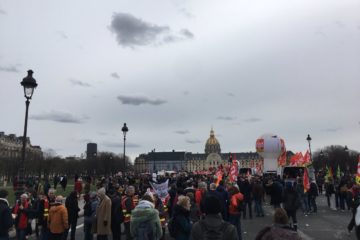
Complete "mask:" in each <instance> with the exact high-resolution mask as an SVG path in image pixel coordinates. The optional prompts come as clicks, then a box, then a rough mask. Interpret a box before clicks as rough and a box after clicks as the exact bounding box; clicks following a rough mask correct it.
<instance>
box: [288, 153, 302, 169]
mask: <svg viewBox="0 0 360 240" xmlns="http://www.w3.org/2000/svg"><path fill="white" fill-rule="evenodd" d="M302 161H303V155H302V153H301V152H298V153H296V154H295V155H294V156H292V157H291V158H290V165H291V166H300V165H301V163H302Z"/></svg>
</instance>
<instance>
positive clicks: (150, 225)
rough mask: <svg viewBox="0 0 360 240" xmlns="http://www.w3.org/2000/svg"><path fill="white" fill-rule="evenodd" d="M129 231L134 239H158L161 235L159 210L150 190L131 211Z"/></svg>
mask: <svg viewBox="0 0 360 240" xmlns="http://www.w3.org/2000/svg"><path fill="white" fill-rule="evenodd" d="M130 233H131V236H133V237H134V239H135V240H159V239H160V238H161V237H162V234H163V233H162V228H161V224H160V218H159V211H158V210H157V209H155V205H154V197H153V196H152V193H151V192H147V193H145V195H144V196H143V197H142V199H141V200H140V202H139V204H138V205H137V206H136V207H135V209H134V210H133V211H132V212H131V220H130Z"/></svg>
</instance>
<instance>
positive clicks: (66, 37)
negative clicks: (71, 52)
mask: <svg viewBox="0 0 360 240" xmlns="http://www.w3.org/2000/svg"><path fill="white" fill-rule="evenodd" d="M57 34H59V36H60V37H62V38H63V39H68V36H67V35H66V33H64V32H63V31H57Z"/></svg>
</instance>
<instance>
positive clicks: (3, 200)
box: [0, 198, 9, 207]
mask: <svg viewBox="0 0 360 240" xmlns="http://www.w3.org/2000/svg"><path fill="white" fill-rule="evenodd" d="M1 202H4V203H5V204H6V205H7V206H8V207H9V201H8V200H7V199H6V198H0V203H1Z"/></svg>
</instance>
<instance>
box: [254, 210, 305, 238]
mask: <svg viewBox="0 0 360 240" xmlns="http://www.w3.org/2000/svg"><path fill="white" fill-rule="evenodd" d="M300 239H301V237H300V236H299V234H298V233H297V232H296V231H294V230H293V229H292V228H291V227H290V226H289V220H288V217H287V215H286V212H285V210H284V209H282V208H276V209H275V213H274V224H273V225H272V226H270V227H265V228H263V229H262V230H260V232H259V233H258V234H257V235H256V237H255V240H300Z"/></svg>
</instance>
